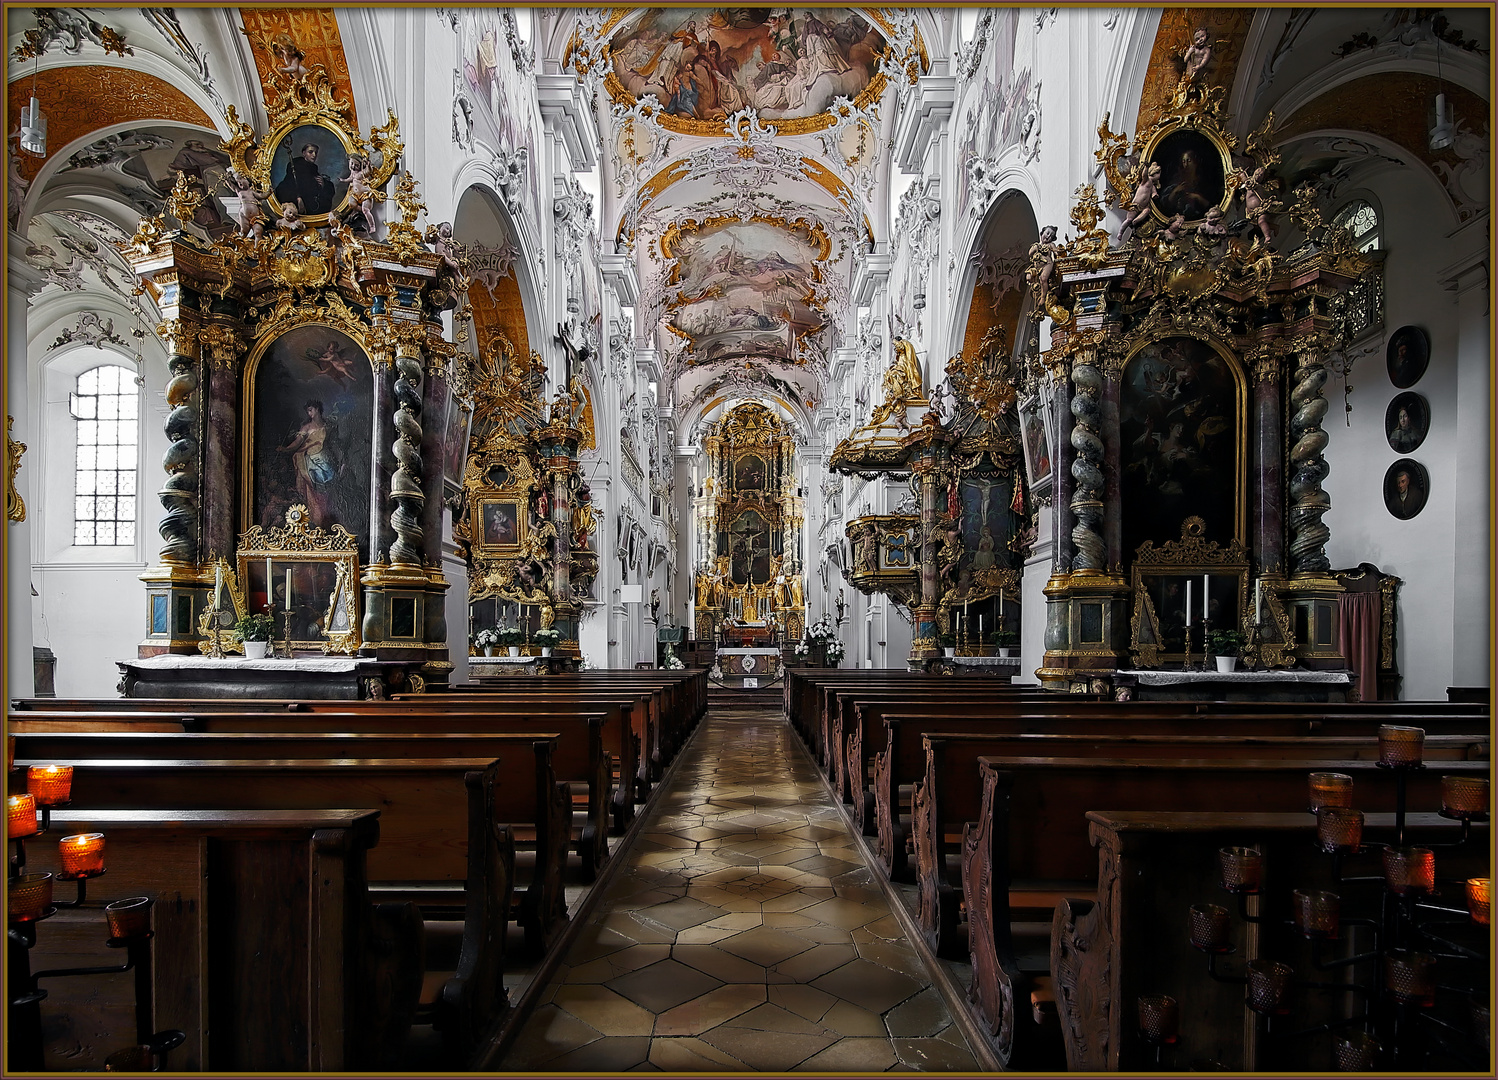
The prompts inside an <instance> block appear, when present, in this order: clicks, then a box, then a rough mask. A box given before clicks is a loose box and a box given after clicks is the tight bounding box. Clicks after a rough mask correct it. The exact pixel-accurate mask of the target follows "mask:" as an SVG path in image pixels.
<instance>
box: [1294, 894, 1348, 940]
mask: <svg viewBox="0 0 1498 1080" xmlns="http://www.w3.org/2000/svg"><path fill="white" fill-rule="evenodd" d="M1290 906H1291V909H1292V911H1293V914H1294V918H1295V929H1297V930H1299V931H1300V932H1301V933H1302V934H1304V935H1305V936H1306V937H1309V938H1334V937H1336V936H1337V928H1338V927H1339V926H1340V925H1341V922H1342V898H1341V897H1340V896H1338V895H1337V894H1336V893H1334V892H1326V891H1325V890H1324V889H1307V890H1306V891H1304V892H1302V891H1301V890H1299V889H1296V890H1295V891H1294V892H1293V893H1292V894H1291V895H1290Z"/></svg>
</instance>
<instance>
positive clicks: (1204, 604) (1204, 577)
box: [1202, 574, 1212, 621]
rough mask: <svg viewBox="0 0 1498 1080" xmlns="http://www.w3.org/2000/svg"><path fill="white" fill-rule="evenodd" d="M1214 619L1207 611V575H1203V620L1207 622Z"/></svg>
mask: <svg viewBox="0 0 1498 1080" xmlns="http://www.w3.org/2000/svg"><path fill="white" fill-rule="evenodd" d="M1211 617H1212V612H1211V611H1209V610H1208V609H1207V575H1206V574H1203V575H1202V619H1203V620H1204V621H1205V620H1207V619H1210V618H1211Z"/></svg>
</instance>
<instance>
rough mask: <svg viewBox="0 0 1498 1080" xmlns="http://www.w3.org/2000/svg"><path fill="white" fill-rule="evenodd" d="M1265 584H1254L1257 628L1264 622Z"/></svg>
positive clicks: (1257, 582)
mask: <svg viewBox="0 0 1498 1080" xmlns="http://www.w3.org/2000/svg"><path fill="white" fill-rule="evenodd" d="M1263 589H1264V582H1263V581H1262V580H1258V581H1255V582H1254V625H1255V626H1257V625H1258V624H1259V623H1260V622H1262V621H1263V620H1264V593H1263Z"/></svg>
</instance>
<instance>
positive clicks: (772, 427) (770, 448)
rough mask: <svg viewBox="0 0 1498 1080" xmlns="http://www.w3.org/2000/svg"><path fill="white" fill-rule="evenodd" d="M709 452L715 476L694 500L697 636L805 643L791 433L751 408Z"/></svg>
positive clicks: (735, 416)
mask: <svg viewBox="0 0 1498 1080" xmlns="http://www.w3.org/2000/svg"><path fill="white" fill-rule="evenodd" d="M703 446H704V447H705V449H706V450H707V458H708V470H707V476H706V477H705V478H703V479H701V481H700V483H699V481H698V479H697V478H696V477H694V480H693V499H692V510H693V518H694V523H695V527H696V533H695V535H696V551H697V574H696V625H697V637H698V638H699V639H712V638H713V637H714V635H715V633H716V631H717V630H719V629H720V628H722V627H725V626H728V625H730V624H733V625H737V626H741V627H746V628H748V629H750V630H753V629H755V628H759V629H760V630H762V631H763V636H764V637H765V639H766V643H768V642H769V641H772V640H773V638H774V633H775V631H777V630H778V631H780V632H782V633H783V634H784V635H785V640H787V641H793V640H795V639H798V638H799V637H800V636H801V631H802V629H803V628H804V627H805V625H806V598H805V581H804V579H803V578H802V576H801V552H802V543H803V541H802V535H801V530H802V526H803V524H804V521H805V518H804V506H803V503H802V497H801V495H800V492H799V489H798V488H797V486H796V444H795V439H794V438H793V436H792V433H791V428H790V426H789V425H788V424H786V423H785V421H783V420H782V419H781V418H780V417H778V416H776V415H775V413H773V412H772V411H770V410H769V409H768V408H766V407H765V406H763V405H759V404H755V403H753V402H746V403H744V404H742V405H739V406H738V407H737V408H735V409H733V410H732V411H731V412H729V413H728V415H727V416H726V417H724V418H723V420H722V421H721V422H719V423H718V424H717V425H715V426H714V428H713V429H712V431H711V432H710V433H709V434H708V436H707V437H706V438H705V439H704V440H703ZM739 636H740V637H741V638H754V637H758V636H760V635H756V634H753V633H750V634H740V635H739ZM736 640H737V639H736ZM743 643H744V644H746V645H748V644H750V641H748V640H745V641H744V642H743ZM754 643H755V644H758V642H757V641H756V642H754Z"/></svg>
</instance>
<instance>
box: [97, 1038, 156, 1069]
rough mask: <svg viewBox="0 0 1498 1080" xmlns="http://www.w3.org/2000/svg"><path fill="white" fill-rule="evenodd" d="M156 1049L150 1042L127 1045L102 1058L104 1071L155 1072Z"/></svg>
mask: <svg viewBox="0 0 1498 1080" xmlns="http://www.w3.org/2000/svg"><path fill="white" fill-rule="evenodd" d="M155 1054H156V1051H155V1050H153V1049H152V1048H151V1044H150V1043H141V1044H140V1045H139V1046H127V1047H125V1048H124V1049H123V1050H116V1051H115V1052H114V1053H112V1054H110V1055H109V1056H108V1057H107V1058H105V1059H104V1071H105V1072H155V1071H156V1058H155Z"/></svg>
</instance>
